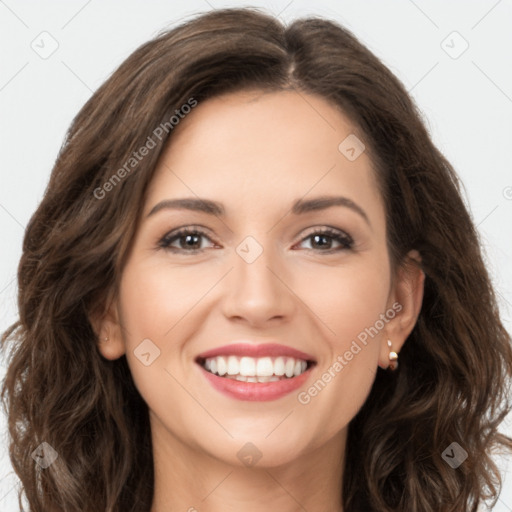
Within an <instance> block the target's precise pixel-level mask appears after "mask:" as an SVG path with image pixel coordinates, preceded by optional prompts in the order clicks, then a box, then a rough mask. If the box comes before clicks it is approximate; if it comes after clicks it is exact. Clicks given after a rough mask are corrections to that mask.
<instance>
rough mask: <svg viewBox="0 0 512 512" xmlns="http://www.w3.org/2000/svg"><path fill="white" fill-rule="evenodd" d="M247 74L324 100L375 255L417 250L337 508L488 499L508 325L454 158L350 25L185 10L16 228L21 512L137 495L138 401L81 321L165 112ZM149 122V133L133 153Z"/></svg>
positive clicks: (114, 275) (96, 307)
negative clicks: (356, 172)
mask: <svg viewBox="0 0 512 512" xmlns="http://www.w3.org/2000/svg"><path fill="white" fill-rule="evenodd" d="M248 88H251V89H260V90H265V91H279V90H285V89H292V90H295V91H297V93H299V94H301V93H309V94H316V95H319V96H321V97H322V98H324V99H326V100H327V101H329V102H330V103H331V104H332V105H333V106H334V107H336V108H339V109H341V110H342V111H343V112H344V113H345V114H346V115H347V116H348V117H349V118H350V119H351V121H352V122H353V123H354V125H355V126H357V127H358V128H359V129H360V131H361V133H362V134H363V135H364V140H365V144H366V146H367V148H368V151H369V154H370V155H371V159H372V162H373V164H374V166H375V169H376V173H377V177H378V182H379V186H380V190H381V193H382V195H383V198H384V204H385V205H386V208H387V212H386V220H387V230H388V247H389V251H390V255H391V258H392V262H393V268H394V269H396V268H397V266H398V265H400V264H401V263H402V261H403V258H404V255H406V254H407V252H408V251H409V250H411V249H417V250H418V251H419V252H420V254H421V256H422V269H423V271H424V272H425V275H426V278H425V288H424V299H423V305H422V309H421V312H420V315H419V318H418V321H417V323H416V325H415V327H414V330H413V331H412V333H411V334H410V336H409V338H408V340H407V341H406V343H405V345H404V347H403V349H402V351H401V354H400V368H399V369H398V370H397V371H396V372H394V373H390V372H387V371H384V370H382V369H380V368H379V369H378V372H377V376H376V379H375V382H374V385H373V388H372V390H371V393H370V395H369V397H368V399H367V401H366V402H365V404H364V405H363V407H362V408H361V410H360V411H359V413H358V414H357V416H356V417H355V418H354V419H353V420H352V422H351V423H350V426H349V433H348V441H347V452H346V462H345V472H344V481H343V482H340V493H341V492H342V493H343V503H344V507H345V511H346V512H361V511H365V512H370V511H379V512H384V511H389V512H391V511H395V512H396V511H403V512H415V511H416V512H420V511H427V510H435V511H437V512H444V511H446V512H448V511H454V512H455V511H459V512H468V511H473V512H474V511H476V510H477V506H478V504H479V503H481V502H482V500H483V499H485V498H487V497H490V498H494V499H497V495H498V492H499V489H500V486H501V480H500V475H499V472H498V469H497V467H496V465H495V463H494V462H493V460H492V458H491V451H492V450H494V449H495V448H502V449H503V448H507V449H511V448H512V440H511V439H510V438H508V437H506V436H504V435H502V434H500V433H499V432H498V430H497V428H498V426H499V424H500V422H501V421H502V420H503V418H504V417H505V415H506V414H507V413H508V411H509V410H510V408H511V406H510V402H509V397H508V396H507V390H508V384H509V379H510V377H511V375H512V349H511V339H510V337H509V335H508V334H507V332H506V330H505V328H504V327H503V325H502V322H501V320H500V316H499V310H498V306H497V301H496V296H495V293H494V291H493V289H492V286H491V281H490V278H489V275H488V273H487V270H486V267H485V266H484V262H483V257H482V253H481V246H480V241H479V237H478V233H477V231H476V228H475V226H474V224H473V222H472V219H471V217H470V215H469V213H468V208H467V207H466V204H465V201H464V199H463V196H462V191H461V185H460V183H459V180H458V177H457V175H456V173H455V171H454V169H453V168H452V166H451V165H450V163H449V162H448V161H447V160H446V159H445V157H444V156H443V155H442V154H441V153H440V152H439V151H438V149H436V147H434V145H433V143H432V141H431V139H430V137H429V135H428V132H427V131H426V129H425V126H424V124H423V122H422V120H421V115H420V113H419V111H418V109H417V107H416V106H415V105H414V103H413V101H412V100H411V98H410V97H409V96H408V94H407V92H406V90H405V89H404V87H403V86H402V84H401V83H400V82H399V81H398V80H397V78H396V77H395V76H394V75H393V74H392V73H391V72H390V71H389V70H388V69H387V68H386V67H385V66H384V65H383V64H382V63H381V62H380V61H379V60H378V59H377V58H376V57H375V56H374V55H373V54H372V53H371V52H370V51H369V50H368V49H366V48H365V47H364V46H363V45H362V44H361V43H359V42H358V40H357V39H356V38H355V37H354V36H353V35H352V34H351V33H350V32H349V31H348V30H346V29H344V28H342V27H341V26H340V25H339V24H337V23H335V22H332V21H328V20H324V19H319V18H315V17H311V18H308V19H300V20H296V21H294V22H292V23H291V24H290V25H289V26H284V25H283V24H282V23H280V22H279V21H278V20H277V19H275V18H274V17H272V16H269V15H267V14H265V13H263V12H260V11H259V10H258V9H252V8H251V9H249V8H245V9H224V10H217V11H213V12H211V13H208V14H205V15H201V16H197V17H195V18H194V19H192V20H188V21H187V22H184V23H182V24H181V25H180V26H178V27H177V28H174V29H172V30H168V31H164V32H162V33H161V34H160V35H158V36H157V37H156V38H155V39H153V40H151V41H149V42H148V43H146V44H144V45H143V46H141V47H140V48H138V49H137V50H136V51H135V52H134V53H133V54H132V55H130V56H129V58H128V59H126V60H125V61H124V62H123V63H122V64H121V66H120V67H119V68H118V69H117V70H116V71H115V72H114V73H113V75H112V76H111V77H110V78H109V79H108V80H107V81H106V82H105V83H104V84H103V85H102V86H101V87H100V88H99V89H98V90H97V91H96V92H95V93H94V94H93V96H92V97H91V98H90V99H89V100H88V101H87V103H86V104H85V105H84V107H83V108H82V109H81V111H80V112H79V113H78V115H77V116H76V117H75V119H74V120H73V123H72V125H71V127H70V129H69V131H68V133H67V136H66V138H65V141H64V143H63V145H62V148H61V151H60V153H59V155H58V158H57V161H56V163H55V166H54V168H53V171H52V174H51V178H50V181H49V184H48V187H47V189H46V192H45V195H44V198H43V200H42V202H41V204H40V205H39V207H38V208H37V210H36V212H35V213H34V215H33V216H32V218H31V219H30V222H29V224H28V226H27V229H26V233H25V238H24V243H23V254H22V257H21V261H20V264H19V270H18V288H19V295H18V307H19V320H18V321H17V322H16V323H15V324H14V325H12V326H11V327H10V328H9V329H8V330H7V331H6V332H5V333H4V334H3V337H2V348H3V350H7V346H11V350H10V354H9V356H10V360H9V365H8V370H7V374H6V377H5V380H4V382H3V387H2V400H3V403H4V407H5V408H6V412H7V414H8V425H9V435H10V459H11V462H12V465H13V468H14V470H15V471H16V473H17V475H18V476H19V478H20V479H21V483H22V486H23V487H22V492H24V494H25V496H26V498H27V499H28V503H29V506H30V511H32V512H51V511H59V512H62V511H65V512H75V511H80V512H93V511H94V512H97V511H98V510H102V511H103V510H104V511H107V512H117V511H119V512H121V511H122V512H129V511H130V512H136V511H137V512H147V511H148V510H149V509H150V506H151V501H152V494H153V483H154V475H153V465H152V464H153V458H152V446H151V438H150V425H149V417H148V408H147V405H146V404H145V402H144V400H143V399H142V397H141V396H140V394H139V393H138V391H137V389H136V387H135V385H134V383H133V380H132V377H131V374H130V371H129V368H128V365H127V362H126V358H125V357H124V356H123V357H121V358H120V359H118V360H115V361H109V360H106V359H104V358H103V357H102V356H101V355H100V353H99V351H98V350H97V347H96V345H97V342H98V339H97V336H96V334H95V332H94V330H93V328H92V325H91V322H90V319H91V315H92V314H93V313H95V312H101V311H104V309H105V307H106V305H107V303H108V300H109V298H111V297H112V296H114V295H115V294H116V293H117V285H118V282H119V277H120V275H121V271H122V269H123V262H124V258H125V256H126V254H127V250H128V249H129V247H130V243H131V241H132V239H133V235H134V230H135V226H136V221H137V219H138V218H139V215H140V213H141V208H142V205H143V202H144V197H145V191H146V189H147V186H148V183H149V182H150V180H151V178H152V175H153V172H154V170H155V166H156V163H157V160H158V157H159V155H160V154H161V151H162V148H163V147H164V145H165V143H166V142H168V140H169V139H171V138H172V133H173V128H174V126H173V123H174V122H175V121H173V122H170V119H171V117H172V116H173V115H175V113H176V110H180V109H181V108H182V106H183V105H186V104H189V105H191V104H192V102H193V101H196V102H198V103H199V104H200V103H201V102H202V101H204V100H206V99H208V98H210V97H213V96H215V95H219V94H224V93H227V92H231V91H239V90H242V89H248ZM158 128H160V130H158ZM212 129H214V127H213V128H212ZM155 132H156V133H157V134H159V136H157V135H156V133H155ZM148 137H151V139H152V141H153V142H154V143H155V146H156V147H152V148H151V150H150V151H148V153H147V155H146V156H145V157H144V158H143V159H140V160H139V159H137V163H136V164H135V165H134V162H133V161H132V160H130V159H133V158H134V152H137V151H138V150H139V149H140V148H141V147H142V146H144V145H146V147H148V142H149V139H148ZM127 162H131V164H130V166H127ZM123 168H124V169H125V171H126V172H125V173H123V172H121V171H120V169H123ZM114 174H115V175H116V176H117V178H115V179H114V178H113V175H114ZM107 183H109V184H110V185H106V184H107ZM8 341H9V342H10V343H9V344H8V343H7V342H8ZM43 442H46V443H48V444H49V445H50V446H51V447H52V448H53V449H54V450H55V451H56V452H57V454H58V457H57V459H56V460H55V461H54V462H53V463H52V464H51V465H50V466H49V467H48V468H46V469H41V468H40V467H39V466H38V464H36V463H35V462H34V458H33V457H32V456H31V455H32V453H33V451H34V450H35V449H36V448H38V446H39V445H40V444H41V443H43ZM453 442H457V443H458V444H459V445H460V446H461V447H462V448H463V449H464V450H465V451H466V452H467V453H468V458H467V459H466V460H465V461H464V462H463V463H462V464H461V465H460V466H459V467H458V468H457V469H453V468H452V467H450V466H449V465H448V464H447V463H446V462H445V460H443V457H442V453H443V451H444V450H445V449H446V448H447V447H448V446H449V445H450V444H451V443H453ZM19 499H20V507H21V493H20V497H19Z"/></svg>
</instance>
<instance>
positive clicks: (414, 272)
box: [379, 250, 425, 368]
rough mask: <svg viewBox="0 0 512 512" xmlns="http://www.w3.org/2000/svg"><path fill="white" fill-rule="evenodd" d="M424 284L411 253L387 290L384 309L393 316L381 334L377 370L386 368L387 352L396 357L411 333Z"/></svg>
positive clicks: (418, 263)
mask: <svg viewBox="0 0 512 512" xmlns="http://www.w3.org/2000/svg"><path fill="white" fill-rule="evenodd" d="M424 282H425V273H424V272H423V270H422V269H421V256H420V254H419V252H418V251H417V250H412V251H410V252H409V253H408V254H407V256H406V257H405V260H404V262H403V264H402V265H401V266H400V267H399V269H398V271H397V274H396V278H395V281H394V283H393V284H392V289H391V290H390V295H389V303H388V306H389V308H390V309H393V310H394V311H395V312H396V315H395V316H394V318H392V319H391V320H389V322H388V323H387V324H386V326H385V329H384V331H383V338H382V340H381V349H380V354H379V366H380V367H381V368H388V367H389V363H390V360H389V353H390V352H391V351H393V352H396V353H397V354H399V352H400V350H401V348H402V346H403V344H404V343H405V341H406V340H407V337H408V336H409V334H410V333H411V331H412V330H413V328H414V326H415V324H416V321H417V319H418V315H419V313H420V310H421V305H422V303H423V291H424ZM393 305H394V306H393ZM388 340H390V341H391V348H390V347H389V346H388ZM398 361H400V357H399V358H398Z"/></svg>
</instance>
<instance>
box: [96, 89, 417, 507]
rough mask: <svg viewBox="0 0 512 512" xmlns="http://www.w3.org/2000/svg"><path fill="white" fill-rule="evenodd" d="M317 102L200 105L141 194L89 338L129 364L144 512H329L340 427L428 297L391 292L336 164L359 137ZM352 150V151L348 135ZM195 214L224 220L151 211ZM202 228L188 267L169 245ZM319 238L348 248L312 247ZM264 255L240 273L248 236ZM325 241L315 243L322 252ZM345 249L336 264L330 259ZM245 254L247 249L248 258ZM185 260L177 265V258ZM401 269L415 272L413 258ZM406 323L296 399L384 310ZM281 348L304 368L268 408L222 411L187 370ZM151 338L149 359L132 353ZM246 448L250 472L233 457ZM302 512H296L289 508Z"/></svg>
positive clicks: (381, 229) (349, 171) (360, 179)
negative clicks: (137, 216) (94, 335)
mask: <svg viewBox="0 0 512 512" xmlns="http://www.w3.org/2000/svg"><path fill="white" fill-rule="evenodd" d="M357 133H358V132H357V131H356V129H355V127H354V126H352V125H351V122H350V120H349V119H348V118H347V117H346V116H344V115H342V114H341V113H340V112H339V111H338V110H336V109H335V108H334V107H333V106H332V105H330V104H329V103H327V102H326V101H325V100H324V99H322V98H320V97H317V96H314V95H306V94H303V93H301V94H300V95H299V94H298V93H296V92H291V91H286V92H273V93H262V92H261V91H245V92H241V93H236V94H228V95H224V96H221V97H216V98H213V99H210V100H208V101H205V102H203V103H201V104H199V105H198V106H197V107H196V108H195V109H194V110H193V111H192V112H191V113H190V114H189V115H188V116H187V117H186V118H185V119H184V120H182V121H181V122H180V125H179V126H178V127H176V131H175V132H174V133H173V136H172V140H171V144H170V145H168V146H167V148H166V150H165V151H164V153H163V154H162V157H161V159H160V161H159V164H158V167H157V170H156V173H155V175H154V178H153V180H152V182H151V184H150V188H149V190H148V194H147V197H146V202H145V205H144V213H143V216H142V218H141V222H140V224H139V225H138V228H137V232H136V236H135V240H134V243H133V246H132V247H131V250H130V254H129V257H128V260H127V263H126V266H125V268H124V270H123V273H122V276H121V283H120V289H119V294H118V296H117V297H116V298H115V300H114V301H113V302H112V303H111V305H110V306H109V308H108V309H107V311H106V313H105V315H104V317H102V318H101V319H100V320H98V322H97V323H96V327H97V332H98V334H99V337H100V339H104V338H105V337H107V336H108V338H109V340H108V341H107V342H101V343H100V344H99V350H100V352H101V354H102V355H103V356H104V357H105V358H107V359H111V360H113V359H116V358H119V357H121V356H122V355H123V354H126V357H127V361H128V364H129V366H130V369H131V372H132V375H133V378H134V381H135V384H136V386H137V388H138V390H139V392H140V393H141V395H142V397H143V398H144V399H145V401H146V402H147V404H148V406H149V409H150V422H151V432H152V439H153V451H154V462H155V494H154V502H153V506H152V508H151V512H164V511H187V510H188V511H193V510H201V511H208V512H217V511H224V512H225V511H227V510H228V511H229V510H233V511H234V510H244V511H246V512H253V511H261V510H280V511H282V512H292V511H296V510H299V509H300V510H302V509H305V510H308V511H309V512H320V511H322V512H326V511H329V512H338V511H340V510H342V505H341V481H342V476H343V460H344V453H345V443H346V434H347V427H348V424H349V422H350V420H351V419H352V418H353V417H354V416H355V414H356V413H357V412H358V410H359V409H360V407H361V406H362V405H363V404H364V402H365V400H366V398H367V396H368V394H369V392H370V389H371V386H372V383H373V381H374V378H375V374H376V372H377V367H378V366H380V367H382V368H387V367H388V365H389V352H390V349H389V347H388V345H387V340H388V339H389V340H391V341H392V345H393V346H392V349H393V350H394V351H396V352H399V351H400V349H401V347H402V345H403V343H404V342H405V340H406V339H407V336H408V335H409V333H410V332H411V331H412V329H413V327H414V324H415V322H416V319H417V317H418V314H419V310H420V307H421V301H422V298H423V281H424V274H423V272H421V271H420V270H415V269H414V268H413V269H411V270H410V271H409V272H404V271H403V269H401V268H400V269H398V274H397V279H396V280H395V281H394V282H392V279H391V268H390V260H389V254H388V251H387V246H386V225H385V209H384V204H383V201H382V198H381V197H380V195H379V192H378V189H377V184H376V181H375V175H374V171H373V169H372V162H371V160H370V157H369V156H368V154H367V152H366V151H365V152H363V153H362V154H361V155H360V156H359V157H358V158H357V159H356V160H354V161H349V160H348V159H347V158H346V157H345V155H344V154H342V153H341V152H340V151H339V150H338V146H339V144H340V142H342V141H343V140H344V139H345V138H346V137H347V136H348V135H350V134H357ZM360 138H362V137H360ZM323 195H343V196H345V197H348V198H350V199H351V200H352V201H354V202H355V203H357V205H359V206H360V207H361V208H362V209H363V210H364V211H365V212H366V215H367V217H368V220H369V224H368V223H367V222H366V221H365V220H364V218H363V217H362V216H361V215H359V214H358V213H357V212H355V211H353V210H352V209H350V208H347V207H344V206H334V207H330V208H328V209H325V210H320V211H311V212H308V213H305V214H302V215H293V214H292V213H291V212H290V210H291V205H292V203H293V202H294V201H295V200H296V199H299V198H304V199H311V198H313V197H318V196H323ZM184 197H192V198H197V197H200V198H206V199H211V200H215V201H218V202H221V203H223V205H224V208H225V210H226V215H225V217H224V218H221V217H220V216H217V215H208V214H206V213H202V212H192V211H187V210H177V209H173V210H171V209H161V210H160V211H158V212H157V213H155V214H153V215H150V216H149V217H148V216H147V215H148V213H149V212H150V210H151V209H152V208H153V207H154V206H155V205H156V204H157V203H159V202H160V201H162V200H166V199H175V198H184ZM194 225H195V226H196V227H197V225H200V226H201V227H202V228H203V230H204V231H206V233H207V235H206V236H205V237H201V238H199V239H197V241H196V246H195V247H198V248H201V249H202V250H200V251H199V252H195V253H194V252H190V249H187V244H186V241H185V240H184V239H183V237H182V238H181V239H174V241H173V242H172V245H173V246H174V247H175V248H177V249H178V250H180V249H181V252H179V253H173V252H170V251H169V250H165V249H163V248H161V247H159V241H160V240H161V239H162V238H163V237H164V236H165V235H166V234H168V233H169V232H171V231H173V230H176V229H177V228H180V227H187V226H188V227H190V226H194ZM326 226H331V227H332V228H336V229H337V230H340V231H342V232H344V233H347V234H349V235H350V236H351V237H352V239H353V240H354V246H353V248H351V249H347V248H343V246H342V245H341V244H340V243H339V242H337V241H336V240H335V239H333V238H326V239H323V240H322V239H321V240H320V241H318V239H316V240H315V238H314V237H311V234H312V233H315V232H318V231H320V232H321V231H322V229H323V228H325V227H326ZM249 235H250V236H252V237H253V238H254V239H255V240H256V241H257V242H258V244H259V245H260V246H261V248H262V249H263V252H262V254H261V255H260V256H259V257H258V258H257V259H256V260H255V261H254V262H252V263H248V262H247V261H245V260H244V259H243V258H242V257H241V256H240V255H239V254H238V253H237V251H236V249H237V247H238V246H239V244H240V243H241V242H242V241H243V240H244V239H245V237H247V236H249ZM322 242H323V243H322ZM340 247H342V249H341V250H338V251H336V252H331V253H330V254H328V253H327V251H329V250H330V249H336V248H340ZM251 250H253V249H251ZM187 251H189V252H187ZM409 257H411V258H414V259H417V260H419V259H420V256H419V254H418V253H417V252H416V251H411V253H410V254H409ZM395 302H398V303H399V304H400V305H401V310H400V312H399V313H396V315H395V316H394V318H393V319H390V320H388V321H387V322H386V323H385V325H384V327H383V328H382V329H381V330H380V331H379V332H378V334H377V335H375V336H374V337H373V338H372V337H369V338H368V343H367V345H366V346H364V345H362V344H361V343H360V344H359V345H361V347H362V349H361V350H360V351H359V352H358V353H357V355H354V357H353V359H352V360H351V361H349V362H348V364H346V366H344V368H343V370H342V371H339V372H338V373H336V376H335V377H334V378H332V380H331V381H330V382H329V383H328V384H327V385H326V386H325V387H324V388H323V389H322V390H321V392H319V393H318V394H317V395H316V396H314V397H313V398H311V400H310V402H309V403H307V404H301V403H299V401H298V399H297V395H298V392H300V391H304V390H307V389H308V388H309V387H310V386H311V385H312V384H313V383H314V382H315V381H316V380H317V379H319V378H320V376H321V375H322V374H323V373H324V372H325V371H326V370H327V369H328V368H329V367H331V366H332V364H333V363H334V362H335V361H336V358H337V357H338V356H339V355H343V354H344V353H345V352H346V351H347V350H349V348H350V346H351V343H352V342H353V341H354V340H356V339H357V336H358V334H360V333H361V332H362V331H364V329H365V328H366V327H369V326H373V325H375V323H376V321H377V320H378V319H379V318H381V317H380V315H382V314H384V313H385V312H386V311H387V310H388V309H390V308H392V305H393V304H394V303H395ZM247 338H249V339H251V340H253V341H254V343H265V342H268V341H277V342H278V343H281V344H284V345H287V346H291V347H294V348H297V349H299V350H302V351H304V352H307V353H310V354H313V355H314V357H315V359H316V361H317V365H316V366H315V367H314V368H313V371H312V374H311V376H310V378H309V379H308V381H307V383H306V384H305V385H304V386H303V387H302V388H301V389H300V390H298V391H297V392H292V393H290V394H289V395H286V396H284V397H282V398H279V399H277V400H273V401H267V402H257V401H253V402H250V401H239V400H235V399H233V398H228V397H226V396H224V395H222V394H220V393H219V392H218V391H216V390H215V389H214V388H212V387H211V385H210V384H209V383H208V382H207V381H206V379H205V378H204V377H203V376H202V375H201V369H200V368H199V367H198V365H197V364H196V363H195V362H194V358H195V357H196V356H197V355H198V354H199V353H201V352H204V351H206V350H209V349H211V348H214V347H217V346H220V345H224V344H229V343H233V342H235V341H237V340H240V339H247ZM144 339H150V340H151V342H152V343H153V344H154V345H155V346H157V347H158V349H159V350H160V355H159V356H158V357H157V358H156V359H154V361H153V362H152V363H151V364H150V365H149V366H145V365H144V364H142V363H141V361H140V360H139V359H138V357H137V356H136V355H135V354H134V350H135V349H136V348H137V347H138V346H139V344H140V343H141V341H142V340H144ZM248 442H250V443H253V445H255V446H256V447H257V449H258V450H259V452H260V453H261V459H260V460H259V461H257V463H256V464H255V465H253V466H248V465H246V464H245V463H244V462H243V461H242V460H240V459H239V458H238V457H237V452H238V451H239V450H240V449H241V448H242V447H243V446H244V445H245V444H246V443H248ZM302 507H303V508H302Z"/></svg>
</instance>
